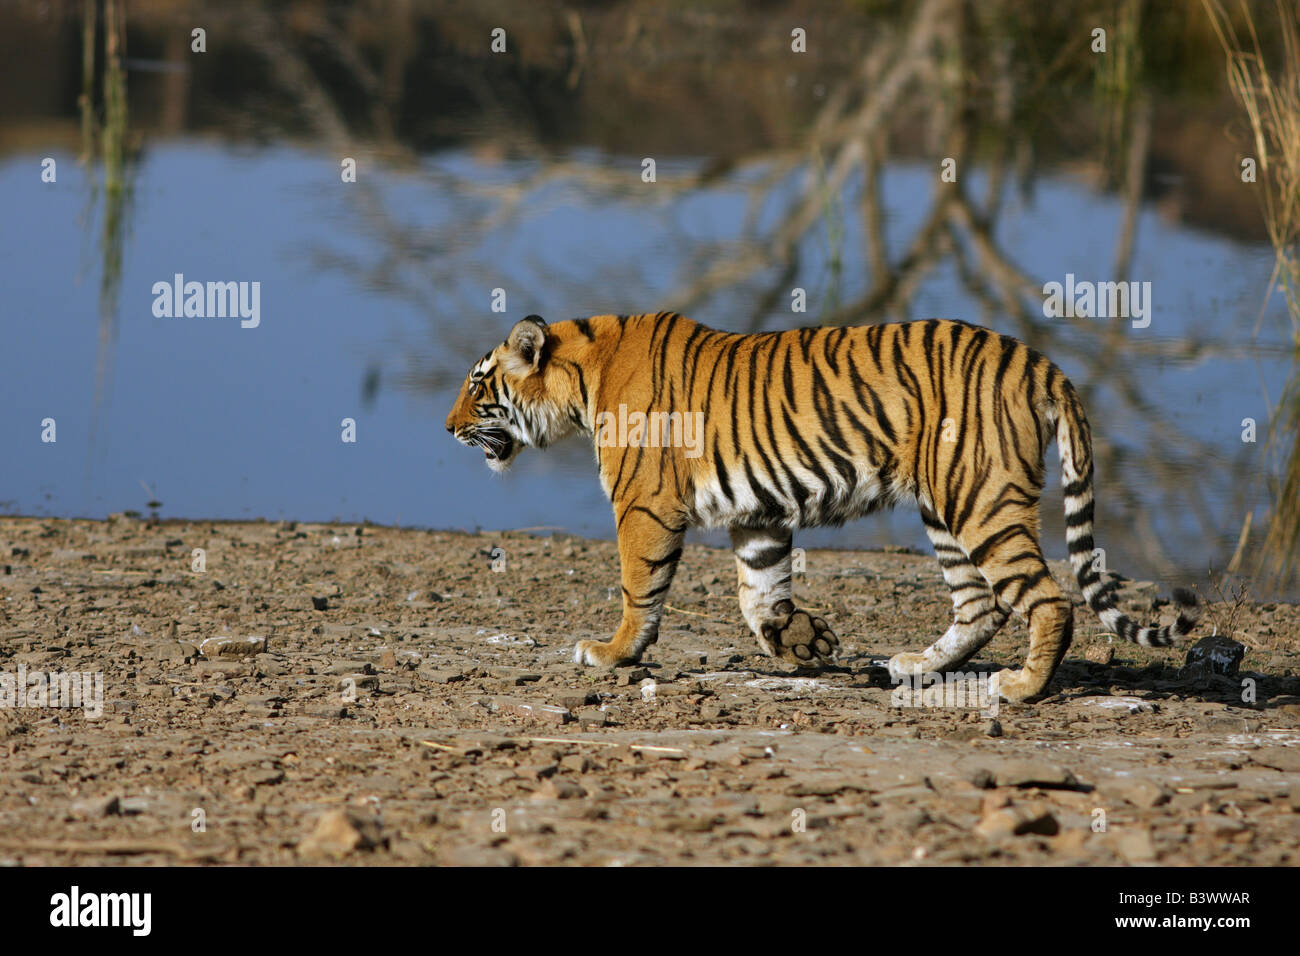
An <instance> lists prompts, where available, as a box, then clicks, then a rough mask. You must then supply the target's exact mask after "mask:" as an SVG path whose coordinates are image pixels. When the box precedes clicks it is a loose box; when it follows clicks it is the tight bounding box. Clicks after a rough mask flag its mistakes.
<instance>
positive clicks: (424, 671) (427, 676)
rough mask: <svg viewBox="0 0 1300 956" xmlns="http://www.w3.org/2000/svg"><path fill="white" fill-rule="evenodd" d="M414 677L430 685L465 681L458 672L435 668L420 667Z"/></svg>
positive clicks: (463, 676)
mask: <svg viewBox="0 0 1300 956" xmlns="http://www.w3.org/2000/svg"><path fill="white" fill-rule="evenodd" d="M415 676H416V677H418V678H420V680H427V681H429V683H431V684H451V683H455V682H456V681H462V680H464V679H465V675H464V674H462V673H461V672H460V671H452V670H441V669H439V668H436V667H421V668H420V669H419V670H417V671H416V672H415Z"/></svg>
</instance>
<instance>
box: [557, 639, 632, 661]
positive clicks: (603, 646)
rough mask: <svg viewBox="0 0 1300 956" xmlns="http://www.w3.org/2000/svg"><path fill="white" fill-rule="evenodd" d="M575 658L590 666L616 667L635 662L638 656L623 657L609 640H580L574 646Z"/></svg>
mask: <svg viewBox="0 0 1300 956" xmlns="http://www.w3.org/2000/svg"><path fill="white" fill-rule="evenodd" d="M573 660H574V661H575V662H576V663H578V664H585V665H587V666H588V667H616V666H617V665H619V664H634V663H636V658H631V657H622V656H620V655H619V654H618V653H617V652H616V651H615V650H614V645H613V644H612V643H611V642H609V641H579V642H578V643H577V644H575V645H574V647H573Z"/></svg>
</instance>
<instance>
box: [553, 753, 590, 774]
mask: <svg viewBox="0 0 1300 956" xmlns="http://www.w3.org/2000/svg"><path fill="white" fill-rule="evenodd" d="M560 769H561V770H567V771H569V772H570V773H586V772H587V771H588V770H589V769H591V761H590V760H588V759H587V758H586V757H585V756H583V755H582V754H569V755H568V756H567V757H561V758H560Z"/></svg>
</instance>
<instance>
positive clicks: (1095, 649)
mask: <svg viewBox="0 0 1300 956" xmlns="http://www.w3.org/2000/svg"><path fill="white" fill-rule="evenodd" d="M1083 656H1084V658H1086V659H1087V660H1090V661H1092V662H1093V663H1094V664H1109V663H1110V662H1111V661H1113V660H1114V659H1115V646H1114V645H1113V644H1089V645H1088V646H1087V648H1085V649H1084V652H1083Z"/></svg>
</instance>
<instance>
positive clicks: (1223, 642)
mask: <svg viewBox="0 0 1300 956" xmlns="http://www.w3.org/2000/svg"><path fill="white" fill-rule="evenodd" d="M1245 655H1246V645H1245V644H1242V643H1240V642H1238V641H1234V640H1233V639H1232V638H1230V637H1225V636H1224V635H1222V634H1214V635H1211V636H1210V637H1203V638H1201V639H1200V640H1199V641H1197V642H1196V643H1195V644H1193V645H1192V646H1191V647H1189V648H1188V649H1187V659H1186V661H1185V662H1184V664H1183V669H1182V671H1181V672H1180V675H1179V676H1181V677H1184V678H1189V679H1195V678H1197V677H1205V676H1207V675H1209V674H1222V675H1223V676H1224V677H1235V676H1236V674H1237V668H1238V667H1239V666H1240V664H1241V659H1242V658H1243V657H1245Z"/></svg>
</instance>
